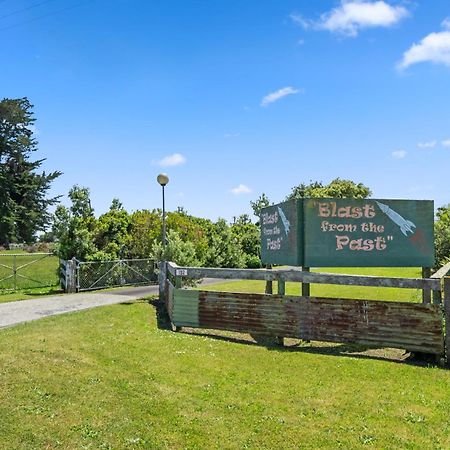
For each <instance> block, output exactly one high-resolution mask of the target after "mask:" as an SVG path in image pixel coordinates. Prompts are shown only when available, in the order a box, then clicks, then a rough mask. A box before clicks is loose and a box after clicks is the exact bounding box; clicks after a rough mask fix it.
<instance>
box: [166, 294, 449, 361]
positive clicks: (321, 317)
mask: <svg viewBox="0 0 450 450" xmlns="http://www.w3.org/2000/svg"><path fill="white" fill-rule="evenodd" d="M185 292H187V291H185ZM176 297H177V295H176V296H175V298H176ZM198 298H199V303H198V306H197V305H196V307H198V326H199V327H201V328H213V329H220V330H228V331H238V332H244V333H261V334H268V335H273V336H284V337H292V338H299V339H309V340H317V341H330V342H350V343H359V344H364V345H373V346H384V347H398V348H404V349H406V350H410V351H421V352H425V353H433V354H442V353H443V334H442V315H441V311H440V309H439V307H438V306H436V305H423V304H414V303H397V302H384V301H374V300H371V301H365V300H351V299H331V298H308V297H285V296H277V295H262V294H239V293H227V292H206V291H200V292H199V293H198ZM187 300H188V299H187V298H186V299H185V300H184V301H185V302H186V301H187ZM183 313H184V314H186V306H184V309H183Z"/></svg>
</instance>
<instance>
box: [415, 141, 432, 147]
mask: <svg viewBox="0 0 450 450" xmlns="http://www.w3.org/2000/svg"><path fill="white" fill-rule="evenodd" d="M436 144H437V141H427V142H418V143H417V147H419V148H434V147H436Z"/></svg>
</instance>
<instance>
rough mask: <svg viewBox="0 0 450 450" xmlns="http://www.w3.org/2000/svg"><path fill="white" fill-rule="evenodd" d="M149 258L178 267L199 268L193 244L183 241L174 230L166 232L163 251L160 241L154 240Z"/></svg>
mask: <svg viewBox="0 0 450 450" xmlns="http://www.w3.org/2000/svg"><path fill="white" fill-rule="evenodd" d="M150 257H151V258H153V259H155V260H157V261H160V260H162V259H163V260H165V261H173V262H174V263H176V264H178V265H180V266H194V267H195V266H199V265H200V262H199V261H198V259H197V257H196V252H195V246H194V244H193V242H189V241H185V240H183V239H182V238H181V236H180V234H179V233H177V232H176V231H174V230H168V232H167V245H166V249H165V251H163V246H162V242H161V241H157V240H155V241H154V243H153V247H152V251H151V253H150Z"/></svg>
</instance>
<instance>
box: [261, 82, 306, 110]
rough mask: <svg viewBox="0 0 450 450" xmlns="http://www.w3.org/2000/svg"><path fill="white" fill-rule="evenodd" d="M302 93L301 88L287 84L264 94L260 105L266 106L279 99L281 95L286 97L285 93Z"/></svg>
mask: <svg viewBox="0 0 450 450" xmlns="http://www.w3.org/2000/svg"><path fill="white" fill-rule="evenodd" d="M299 93H303V90H301V89H295V88H293V87H291V86H287V87H284V88H281V89H278V91H275V92H272V93H271V94H268V95H266V96H265V97H264V98H263V99H262V100H261V106H268V105H270V104H271V103H273V102H276V101H277V100H280V99H281V98H283V97H286V96H287V95H293V94H299Z"/></svg>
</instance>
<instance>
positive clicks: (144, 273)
mask: <svg viewBox="0 0 450 450" xmlns="http://www.w3.org/2000/svg"><path fill="white" fill-rule="evenodd" d="M76 263H77V265H76V280H77V291H90V290H94V289H104V288H108V287H117V286H129V285H138V284H156V282H157V280H158V277H157V275H156V273H155V262H154V260H152V259H119V260H114V261H90V262H82V261H77V262H76Z"/></svg>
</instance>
